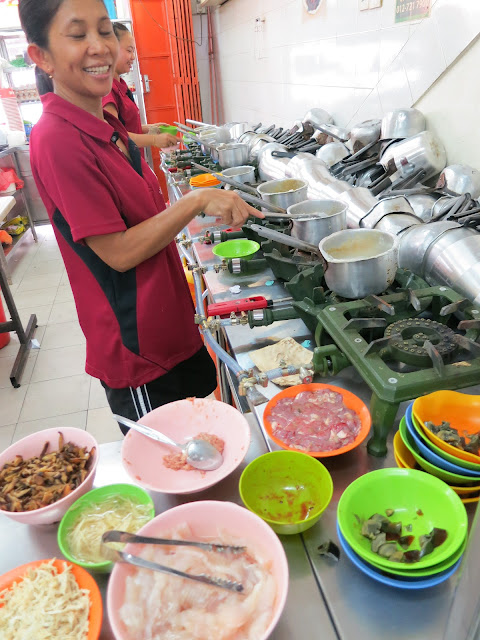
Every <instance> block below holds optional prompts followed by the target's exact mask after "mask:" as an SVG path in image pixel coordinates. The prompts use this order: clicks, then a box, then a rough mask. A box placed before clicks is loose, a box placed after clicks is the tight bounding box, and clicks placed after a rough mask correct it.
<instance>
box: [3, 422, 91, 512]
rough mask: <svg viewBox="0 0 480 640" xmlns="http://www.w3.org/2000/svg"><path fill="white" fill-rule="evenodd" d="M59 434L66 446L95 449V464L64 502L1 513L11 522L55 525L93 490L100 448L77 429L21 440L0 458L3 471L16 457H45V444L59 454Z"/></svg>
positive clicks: (38, 433) (43, 432) (56, 431)
mask: <svg viewBox="0 0 480 640" xmlns="http://www.w3.org/2000/svg"><path fill="white" fill-rule="evenodd" d="M59 432H62V433H63V437H64V439H65V442H72V443H73V444H75V445H77V446H78V447H87V449H88V450H89V451H90V450H91V449H92V447H95V453H94V457H93V463H92V466H91V469H90V473H89V474H88V476H87V477H86V478H85V480H84V481H83V482H82V484H81V485H80V486H78V487H77V488H76V489H75V490H74V491H72V493H70V494H69V495H68V496H66V497H65V498H60V500H57V502H54V503H53V504H50V505H48V507H42V508H41V509H35V511H18V512H17V511H3V510H0V514H3V515H6V516H8V517H9V518H12V520H16V521H17V522H21V523H23V524H52V523H54V522H59V521H60V520H61V519H62V517H63V516H64V514H65V513H66V511H67V509H68V508H69V507H70V505H72V504H73V503H74V502H75V500H77V499H78V498H80V496H83V494H84V493H87V491H90V489H91V488H92V487H93V481H94V479H95V472H96V470H97V463H98V444H97V441H96V440H95V438H94V437H93V436H92V435H91V434H90V433H88V432H87V431H84V430H83V429H75V428H74V427H58V428H55V429H44V430H43V431H37V433H33V434H32V435H30V436H27V437H26V438H22V440H19V441H18V442H15V443H14V444H12V445H11V446H10V447H8V449H5V451H4V452H3V453H1V454H0V469H1V468H2V467H3V465H4V464H6V463H7V462H11V461H12V460H13V459H14V458H15V456H17V455H20V456H23V458H33V457H34V456H39V455H40V454H41V453H42V449H43V446H44V444H45V442H47V441H48V442H49V443H50V447H49V449H48V450H49V452H51V451H56V450H58V436H59Z"/></svg>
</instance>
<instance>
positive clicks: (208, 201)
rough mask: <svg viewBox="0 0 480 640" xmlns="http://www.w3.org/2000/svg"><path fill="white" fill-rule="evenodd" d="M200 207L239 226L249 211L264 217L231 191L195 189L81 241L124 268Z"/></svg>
mask: <svg viewBox="0 0 480 640" xmlns="http://www.w3.org/2000/svg"><path fill="white" fill-rule="evenodd" d="M202 211H204V212H205V214H207V215H211V216H216V217H219V218H221V219H222V222H223V223H224V224H228V225H231V226H235V227H237V226H241V225H242V224H243V223H244V222H245V221H246V220H247V218H248V217H249V216H251V215H253V216H256V217H257V218H263V217H264V215H263V213H261V212H259V211H257V210H256V209H254V208H253V207H250V206H249V205H248V204H247V203H246V202H244V201H243V200H242V199H241V198H240V197H239V196H238V195H237V194H235V193H233V192H232V191H219V190H217V189H199V190H197V191H192V192H191V193H189V194H187V195H186V196H184V197H183V198H182V199H181V200H179V201H178V202H176V203H175V204H174V205H172V206H171V207H169V208H168V209H166V210H165V211H162V212H161V213H159V214H157V215H156V216H153V217H152V218H149V219H148V220H144V221H143V222H141V223H140V224H137V225H135V226H134V227H130V228H129V229H127V230H125V231H119V232H116V233H108V234H104V235H97V236H89V237H87V238H85V242H86V243H87V245H88V246H89V247H90V248H91V249H92V251H94V252H95V253H96V254H97V256H98V257H99V258H100V259H101V260H103V262H105V263H106V264H108V265H109V266H110V267H111V268H112V269H115V271H120V272H124V271H128V270H129V269H133V268H135V267H136V266H138V265H139V264H140V263H142V262H144V261H145V260H148V259H149V258H151V257H152V256H154V255H155V254H156V253H158V252H159V251H161V250H162V249H164V248H165V247H166V246H167V245H168V244H169V243H170V242H171V241H172V240H173V239H174V238H175V236H176V235H177V234H178V233H179V232H180V231H181V230H182V229H183V228H184V227H185V226H186V225H187V224H188V223H189V222H190V221H191V220H193V218H194V217H195V216H197V215H198V214H199V213H201V212H202Z"/></svg>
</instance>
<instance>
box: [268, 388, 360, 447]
mask: <svg viewBox="0 0 480 640" xmlns="http://www.w3.org/2000/svg"><path fill="white" fill-rule="evenodd" d="M320 389H329V390H330V391H336V392H337V393H340V394H341V395H342V397H343V402H344V403H345V405H346V406H347V407H348V408H349V409H351V410H352V411H355V413H356V414H357V416H358V417H359V418H360V431H359V433H358V435H357V437H356V438H355V440H354V441H353V442H351V443H350V444H347V445H346V446H345V447H341V448H340V449H335V451H304V450H303V449H296V448H295V447H291V446H289V445H288V444H286V443H285V442H283V440H280V438H277V437H276V436H275V435H274V433H273V427H272V424H271V422H270V416H271V413H272V409H273V407H275V405H276V404H277V403H278V402H279V400H282V398H294V397H295V396H297V395H298V394H299V393H302V391H319V390H320ZM263 424H264V425H265V429H266V431H267V433H268V435H269V436H270V438H271V439H272V440H273V441H274V442H276V444H278V445H279V446H280V447H282V449H288V450H289V451H300V453H307V454H308V455H309V456H313V457H314V458H329V457H331V456H338V455H340V454H341V453H346V452H347V451H351V450H352V449H355V447H358V445H359V444H361V443H362V442H363V441H364V440H365V438H366V437H367V436H368V434H369V431H370V426H371V424H372V418H371V416H370V411H369V410H368V408H367V406H366V405H365V403H364V402H362V400H360V398H359V397H358V396H356V395H355V394H353V393H350V391H347V390H346V389H341V388H340V387H334V386H333V385H331V384H321V383H315V382H314V383H312V384H299V385H297V386H295V387H288V389H284V390H283V391H280V393H278V394H277V395H276V396H275V397H273V398H272V399H271V400H270V402H269V403H268V404H267V406H266V407H265V412H264V414H263Z"/></svg>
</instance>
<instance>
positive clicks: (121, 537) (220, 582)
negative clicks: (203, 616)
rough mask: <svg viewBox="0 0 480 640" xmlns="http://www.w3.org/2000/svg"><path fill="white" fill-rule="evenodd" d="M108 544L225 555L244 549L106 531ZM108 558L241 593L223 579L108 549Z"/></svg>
mask: <svg viewBox="0 0 480 640" xmlns="http://www.w3.org/2000/svg"><path fill="white" fill-rule="evenodd" d="M109 542H123V543H127V542H132V543H139V544H160V545H170V546H173V545H175V546H185V547H198V548H200V549H204V550H205V551H214V552H217V553H225V552H227V551H229V552H231V553H243V551H245V549H246V547H235V546H231V545H223V544H212V543H209V542H195V541H192V540H170V539H168V538H151V537H150V536H139V535H135V534H134V533H127V532H126V531H106V532H105V533H104V534H103V536H102V543H103V544H104V545H107V544H108V543H109ZM107 549H108V552H109V556H110V557H111V558H112V559H113V560H115V561H117V562H125V563H127V564H132V565H134V566H135V567H141V568H142V569H150V570H151V571H159V572H160V573H170V574H172V575H174V576H178V577H180V578H188V579H189V580H195V581H196V582H203V583H204V584H209V585H211V586H213V587H219V588H220V589H227V590H228V591H234V592H235V593H241V592H242V591H243V585H242V584H241V583H239V582H234V581H232V580H224V579H223V578H215V577H213V576H207V575H205V574H204V573H201V574H191V573H185V572H184V571H178V570H177V569H173V568H172V567H167V566H165V565H162V564H157V563H156V562H150V561H149V560H144V559H143V558H140V557H138V556H134V555H132V554H131V553H126V552H125V551H117V550H116V549H112V548H111V547H108V546H107Z"/></svg>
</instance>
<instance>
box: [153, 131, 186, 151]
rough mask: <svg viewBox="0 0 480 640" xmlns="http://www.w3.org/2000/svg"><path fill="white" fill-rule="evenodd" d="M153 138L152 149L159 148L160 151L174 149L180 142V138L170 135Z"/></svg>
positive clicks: (160, 134)
mask: <svg viewBox="0 0 480 640" xmlns="http://www.w3.org/2000/svg"><path fill="white" fill-rule="evenodd" d="M152 138H153V142H152V147H158V148H159V149H166V148H168V147H174V146H176V145H177V144H178V143H179V142H180V139H179V138H176V137H175V136H172V135H171V134H170V133H159V134H158V135H154V136H152Z"/></svg>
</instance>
